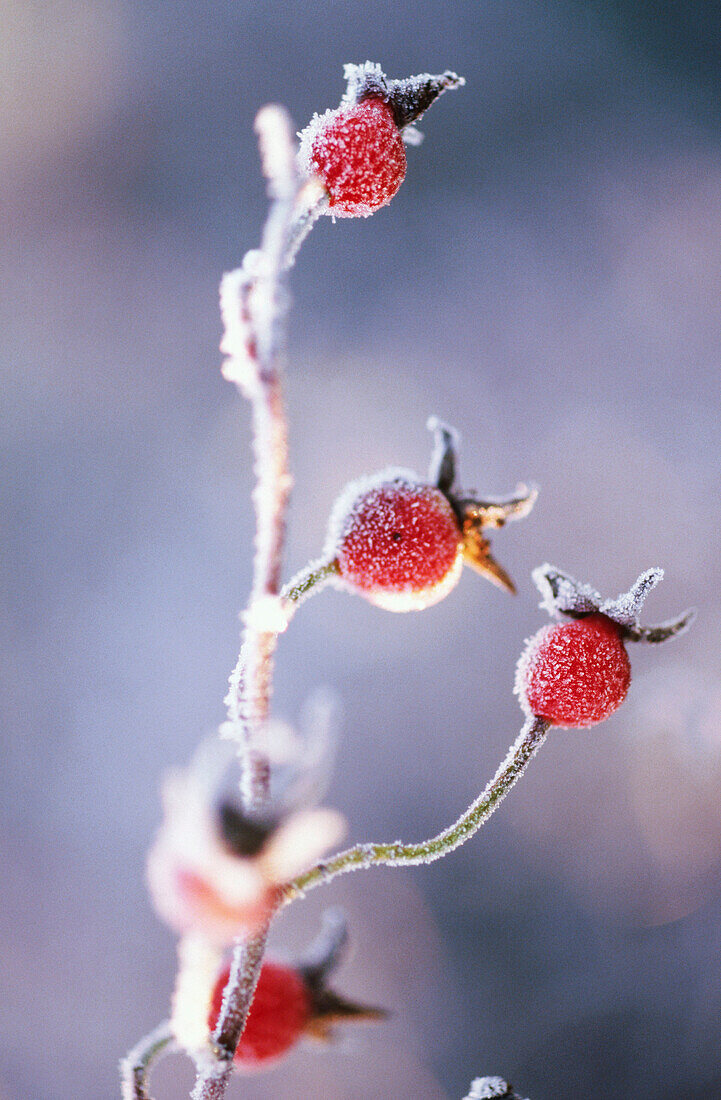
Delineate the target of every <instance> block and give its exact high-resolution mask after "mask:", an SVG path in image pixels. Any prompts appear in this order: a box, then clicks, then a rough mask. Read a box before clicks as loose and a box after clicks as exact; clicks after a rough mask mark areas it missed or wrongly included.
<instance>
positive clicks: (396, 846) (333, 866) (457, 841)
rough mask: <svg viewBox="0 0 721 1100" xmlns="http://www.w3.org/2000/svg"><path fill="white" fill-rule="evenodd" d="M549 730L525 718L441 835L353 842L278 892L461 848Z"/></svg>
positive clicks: (298, 892) (287, 893) (289, 893)
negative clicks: (487, 777)
mask: <svg viewBox="0 0 721 1100" xmlns="http://www.w3.org/2000/svg"><path fill="white" fill-rule="evenodd" d="M548 728H549V724H548V722H546V721H545V719H543V718H529V719H528V720H527V721H526V723H525V724H524V726H523V728H522V730H521V732H520V734H519V735H518V737H517V739H516V740H515V741H514V743H513V744H512V745H511V747H510V749H509V750H508V754H507V756H506V759H505V760H504V761H503V763H502V764H501V766H500V767H499V769H498V771H497V772H496V774H495V776H494V777H493V779H492V780H491V782H490V783H489V784H488V786H487V787H486V788H485V790H483V791H482V792H481V794H480V795H479V796H478V798H477V799H476V800H475V802H472V803H471V805H470V806H469V807H468V809H467V810H466V812H465V813H463V814H461V816H460V817H459V818H458V820H457V821H455V822H454V823H453V825H450V826H449V827H448V828H447V829H444V830H443V832H442V833H438V835H437V836H434V837H431V838H430V839H429V840H424V841H421V843H419V844H403V843H401V842H400V841H393V842H391V843H390V844H357V845H356V846H355V847H353V848H348V849H346V851H345V852H340V853H339V854H338V855H337V856H334V857H333V858H332V859H329V860H325V861H324V862H322V863H318V864H316V865H315V867H311V868H310V869H309V870H308V871H304V872H303V874H301V875H298V876H297V878H295V879H293V881H292V882H290V883H288V884H287V885H286V887H285V888H284V890H283V900H284V903H288V902H290V901H292V900H293V899H294V898H297V897H302V896H303V895H304V894H306V893H307V892H308V890H312V889H313V888H314V887H316V886H321V885H322V884H324V883H328V882H331V880H332V879H334V878H336V877H337V876H338V875H345V874H348V872H350V871H359V870H361V869H364V868H367V867H408V866H411V865H413V864H417V863H432V862H433V861H434V860H436V859H440V858H441V857H442V856H446V855H448V853H449V852H452V851H453V850H454V848H458V847H459V846H460V845H461V844H465V842H466V841H467V840H469V839H470V838H471V837H472V836H473V835H474V834H475V833H477V832H478V830H479V829H480V827H481V825H483V823H484V822H485V821H487V819H488V818H489V817H490V816H491V814H492V813H493V811H494V810H495V809H496V808H497V806H498V805H499V804H500V803H501V801H502V800H503V799H504V798H505V796H506V795H507V794H508V792H509V791H510V789H511V787H513V785H514V784H515V783H516V782H517V781H518V780H519V779H520V777H521V776H522V775H523V773H524V771H525V770H526V767H527V765H528V763H529V761H530V760H531V758H532V757H533V756H534V755H535V754H536V752H537V751H538V749H539V748H540V746H541V744H542V743H543V741H544V739H545V736H546V732H547V730H548Z"/></svg>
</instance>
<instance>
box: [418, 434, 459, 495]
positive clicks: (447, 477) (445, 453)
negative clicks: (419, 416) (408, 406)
mask: <svg viewBox="0 0 721 1100" xmlns="http://www.w3.org/2000/svg"><path fill="white" fill-rule="evenodd" d="M426 427H427V428H428V431H429V432H432V433H433V453H432V454H431V461H430V465H429V467H428V480H429V481H430V483H431V485H435V487H436V489H440V490H441V492H442V493H445V494H446V495H447V496H448V495H449V494H450V492H451V490H452V489H453V483H454V482H455V480H456V466H457V463H458V446H459V444H460V442H461V437H460V435H459V434H458V432H457V431H456V429H455V428H452V427H451V426H450V424H446V423H445V422H444V421H443V420H439V418H438V417H437V416H429V417H428V420H427V422H426Z"/></svg>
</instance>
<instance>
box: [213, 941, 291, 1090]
mask: <svg viewBox="0 0 721 1100" xmlns="http://www.w3.org/2000/svg"><path fill="white" fill-rule="evenodd" d="M229 974H230V967H226V968H225V969H224V970H223V972H222V973H221V975H220V977H219V978H218V981H217V982H216V985H215V989H214V990H213V999H212V1004H211V1009H210V1015H209V1018H208V1024H209V1026H210V1029H211V1031H213V1029H214V1028H215V1025H216V1024H217V1022H218V1017H219V1015H220V1007H221V1004H222V1001H223V990H224V989H225V986H226V985H227V982H228V977H229ZM312 1012H313V1004H312V996H311V993H310V991H309V989H308V988H307V986H306V984H305V982H304V981H303V978H302V977H301V975H300V974H299V973H298V971H297V970H294V969H293V968H292V967H290V966H283V965H282V964H281V963H277V962H272V961H269V960H266V961H265V962H264V963H263V965H262V967H261V970H260V977H259V979H258V985H257V987H256V990H255V996H254V997H253V1003H252V1004H251V1006H250V1012H249V1013H248V1019H247V1022H246V1025H245V1029H244V1030H243V1034H242V1035H241V1038H240V1042H239V1044H238V1048H237V1050H236V1052H235V1059H234V1061H235V1064H236V1065H237V1066H241V1067H244V1068H246V1069H260V1068H262V1067H264V1066H266V1065H268V1064H270V1063H272V1062H274V1061H276V1060H277V1059H278V1058H282V1056H283V1055H284V1054H286V1053H287V1052H288V1051H289V1050H290V1049H291V1048H292V1047H293V1046H295V1044H296V1043H297V1042H298V1040H299V1039H300V1038H301V1036H302V1035H303V1032H304V1031H305V1029H306V1027H307V1025H308V1023H309V1021H310V1019H311V1016H312Z"/></svg>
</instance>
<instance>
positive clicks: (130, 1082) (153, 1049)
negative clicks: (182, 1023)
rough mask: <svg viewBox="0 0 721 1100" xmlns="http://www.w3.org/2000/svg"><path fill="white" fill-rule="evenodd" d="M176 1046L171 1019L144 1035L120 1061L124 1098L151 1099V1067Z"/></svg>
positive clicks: (128, 1099) (129, 1099)
mask: <svg viewBox="0 0 721 1100" xmlns="http://www.w3.org/2000/svg"><path fill="white" fill-rule="evenodd" d="M174 1046H175V1039H174V1036H173V1031H172V1028H171V1026H170V1021H169V1020H166V1021H165V1022H164V1023H162V1024H160V1025H159V1026H158V1027H156V1028H155V1030H154V1031H151V1032H150V1033H149V1034H148V1035H146V1036H144V1037H143V1038H142V1039H141V1040H140V1042H139V1043H137V1045H136V1046H134V1047H133V1049H132V1050H130V1051H128V1053H127V1055H126V1056H125V1058H123V1059H122V1061H121V1063H120V1079H121V1095H122V1100H151V1096H150V1093H149V1092H148V1077H149V1075H150V1070H151V1067H152V1066H153V1064H154V1063H155V1062H157V1061H158V1059H159V1058H160V1057H161V1055H165V1054H169V1053H170V1051H171V1050H172V1049H173V1048H174Z"/></svg>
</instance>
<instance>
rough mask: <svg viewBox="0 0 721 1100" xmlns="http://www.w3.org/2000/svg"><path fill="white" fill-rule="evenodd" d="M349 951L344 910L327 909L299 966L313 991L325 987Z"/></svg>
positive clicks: (306, 982)
mask: <svg viewBox="0 0 721 1100" xmlns="http://www.w3.org/2000/svg"><path fill="white" fill-rule="evenodd" d="M347 949H348V922H347V921H346V918H345V913H344V912H343V910H342V909H338V908H332V909H325V910H324V911H323V916H322V917H321V927H320V931H319V933H318V935H317V937H316V938H315V940H314V941H313V943H312V944H311V945H310V947H308V948H307V950H306V952H305V954H304V955H303V956H302V958H301V959H300V961H299V962H298V964H297V969H298V971H299V972H300V973H301V974H302V975H303V980H304V982H305V984H306V985H307V986H308V988H309V989H310V990H312V991H315V990H320V989H322V988H323V987H324V985H325V983H326V980H327V978H328V975H329V974H331V973H332V972H333V971H334V970H335V968H336V967H337V966H338V965H339V963H340V962H341V961H342V960H343V957H344V955H345V953H346V951H347Z"/></svg>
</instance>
